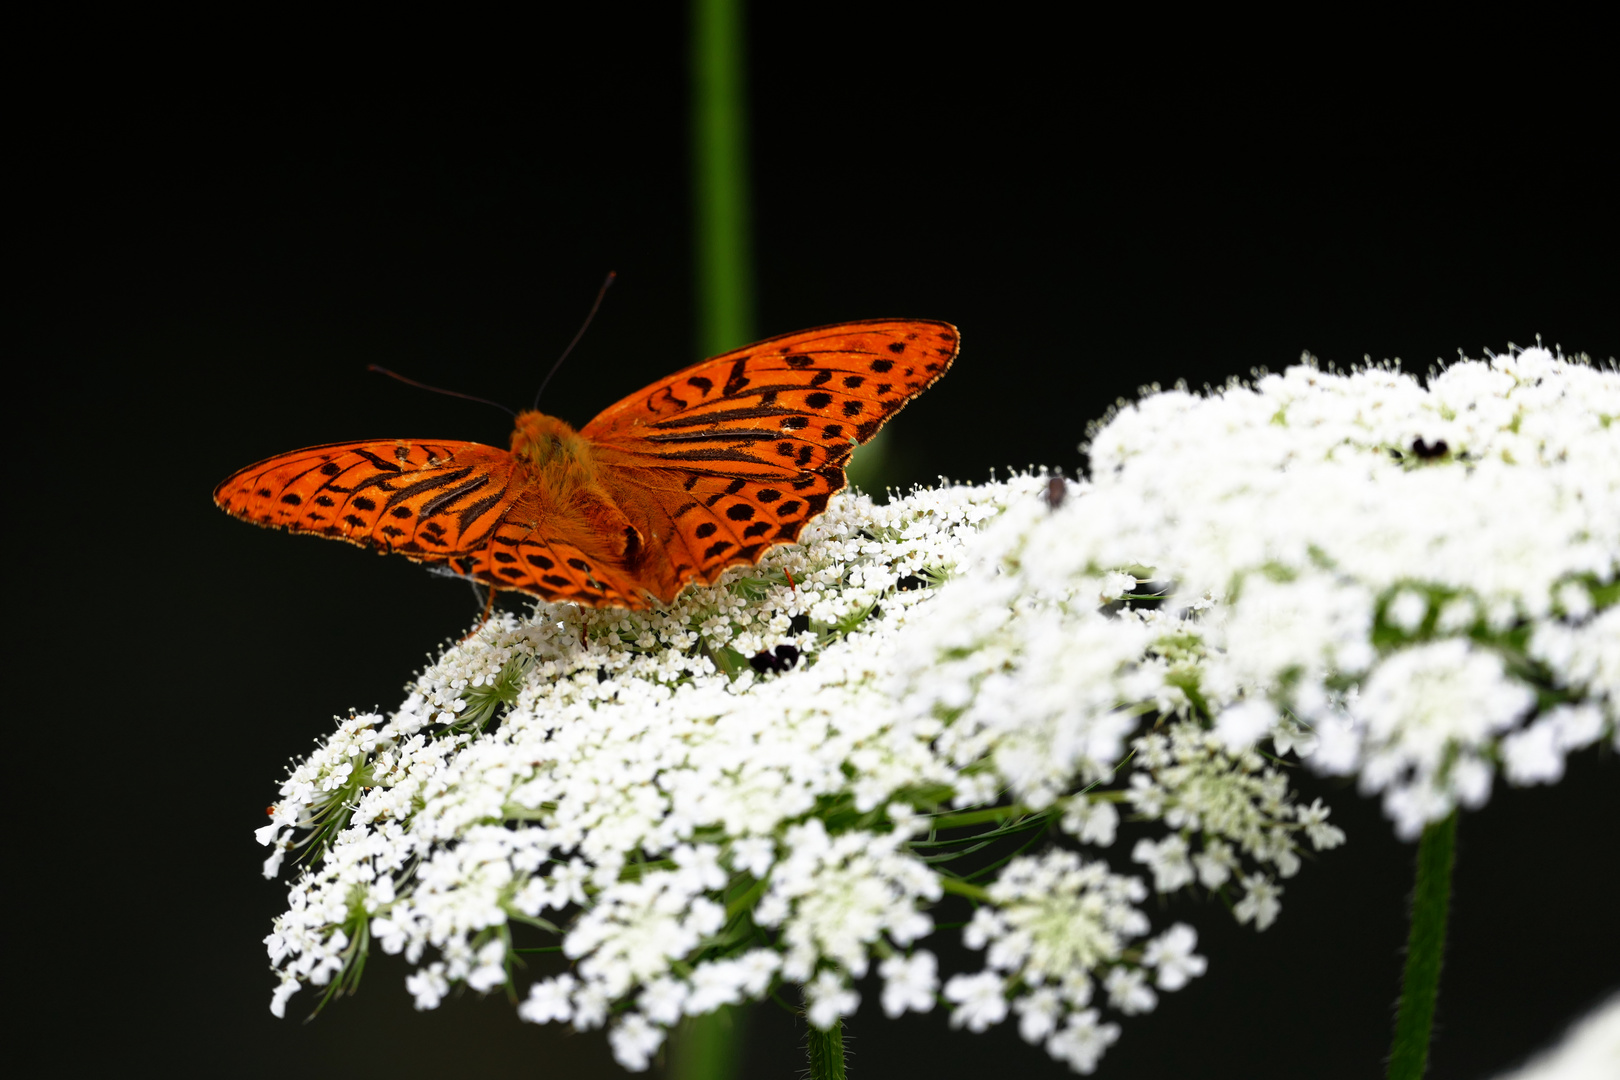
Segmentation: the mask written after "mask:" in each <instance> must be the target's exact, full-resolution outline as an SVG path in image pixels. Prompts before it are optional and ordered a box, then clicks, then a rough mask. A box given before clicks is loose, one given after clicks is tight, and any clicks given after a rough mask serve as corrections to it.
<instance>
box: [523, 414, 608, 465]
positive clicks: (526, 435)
mask: <svg viewBox="0 0 1620 1080" xmlns="http://www.w3.org/2000/svg"><path fill="white" fill-rule="evenodd" d="M512 454H513V455H514V456H515V457H518V458H521V459H522V460H523V461H526V462H528V463H529V464H530V465H537V466H539V467H540V468H542V469H547V470H550V471H554V472H566V471H569V470H572V469H577V468H581V467H583V468H584V469H586V470H587V471H589V470H590V465H591V450H590V444H589V443H587V442H586V441H585V440H584V439H583V438H582V437H581V436H580V434H579V433H578V432H577V431H575V430H574V429H573V427H572V426H570V425H569V424H568V423H567V422H566V421H563V420H559V419H557V418H556V417H555V416H547V415H546V414H545V413H543V412H534V411H528V412H520V413H518V415H517V426H516V427H515V428H513V430H512Z"/></svg>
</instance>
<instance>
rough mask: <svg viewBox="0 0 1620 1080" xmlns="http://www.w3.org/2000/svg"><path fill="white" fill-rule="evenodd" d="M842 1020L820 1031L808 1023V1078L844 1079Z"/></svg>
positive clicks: (820, 1079)
mask: <svg viewBox="0 0 1620 1080" xmlns="http://www.w3.org/2000/svg"><path fill="white" fill-rule="evenodd" d="M846 1076H848V1074H847V1073H846V1072H844V1022H843V1021H842V1020H840V1021H838V1022H837V1023H836V1024H834V1025H833V1026H832V1030H831V1031H822V1030H821V1029H820V1028H818V1027H816V1025H814V1024H811V1025H810V1080H845V1077H846Z"/></svg>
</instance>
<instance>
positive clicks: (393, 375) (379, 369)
mask: <svg viewBox="0 0 1620 1080" xmlns="http://www.w3.org/2000/svg"><path fill="white" fill-rule="evenodd" d="M366 370H367V371H375V372H376V373H377V374H379V375H386V376H388V377H389V378H390V379H398V380H399V381H400V382H402V383H404V384H405V385H406V386H414V387H416V388H417V389H418V390H431V391H433V392H434V393H435V394H447V395H449V396H450V397H458V398H466V399H467V400H468V401H476V402H479V403H480V404H483V405H493V406H495V407H496V408H497V409H499V410H501V412H503V413H505V414H506V415H507V416H513V417H515V416H517V413H515V412H513V411H512V410H511V409H508V408H507V407H506V406H505V405H502V404H501V403H500V402H498V401H491V400H489V399H488V398H481V397H473V396H472V395H471V394H463V393H461V392H460V391H459V390H445V389H443V388H441V387H437V386H429V385H428V384H427V383H420V382H417V381H416V380H415V379H407V378H406V377H405V376H403V375H401V374H400V373H399V372H397V371H389V370H388V369H387V368H385V367H383V366H382V365H381V364H367V365H366Z"/></svg>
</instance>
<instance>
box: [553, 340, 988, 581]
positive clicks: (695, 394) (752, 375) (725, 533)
mask: <svg viewBox="0 0 1620 1080" xmlns="http://www.w3.org/2000/svg"><path fill="white" fill-rule="evenodd" d="M959 340H960V338H959V335H958V334H957V331H956V328H955V327H954V326H951V325H950V324H949V323H942V322H926V321H921V320H902V319H874V320H870V321H867V322H856V323H841V324H838V325H836V326H823V327H818V328H816V329H814V330H803V331H800V332H798V333H795V334H785V335H783V336H781V337H775V338H770V339H767V340H765V341H761V342H757V343H756V344H753V345H750V346H748V347H746V348H742V349H737V350H735V351H734V352H730V353H726V354H724V355H722V356H717V357H714V358H713V359H710V360H705V361H703V362H702V363H699V364H694V365H692V366H691V367H689V368H686V369H684V370H682V371H677V372H676V373H675V374H673V375H670V376H668V377H667V378H664V379H661V380H659V381H658V382H656V383H653V384H652V385H651V386H649V387H647V388H646V389H645V390H642V391H640V392H639V393H636V394H633V395H631V396H630V397H627V398H625V399H624V400H623V401H620V402H618V403H617V404H615V405H612V406H610V407H609V408H607V409H605V410H604V411H603V412H602V413H601V414H600V415H598V416H597V417H596V419H594V420H592V421H591V422H590V423H588V424H586V425H585V426H584V427H583V428H581V429H580V434H581V435H582V436H584V437H585V438H586V439H588V440H590V443H591V445H592V448H593V451H594V452H595V454H596V456H597V459H598V460H599V461H601V462H603V463H604V464H610V465H611V466H612V469H611V471H610V472H609V474H608V475H609V476H610V477H611V478H612V481H613V483H614V484H615V485H616V487H617V488H618V492H619V493H620V496H619V497H620V500H621V502H626V501H630V500H632V499H637V498H639V499H642V500H645V501H646V502H648V503H649V504H651V506H652V507H654V508H655V514H654V516H655V517H657V518H658V519H659V522H660V524H662V525H664V528H663V529H660V530H659V531H660V538H661V539H662V540H663V542H664V545H665V547H666V550H667V551H668V554H669V560H670V563H671V567H670V569H671V571H672V574H673V579H674V581H675V583H676V586H677V591H678V589H679V586H680V585H684V584H685V583H686V582H688V581H692V580H701V581H704V582H712V581H714V580H715V578H716V577H718V576H719V574H720V572H721V571H722V570H724V569H725V568H726V567H728V566H732V565H735V564H737V563H752V562H757V561H758V560H759V558H760V556H761V555H762V554H763V553H764V552H765V551H766V550H767V549H769V548H770V547H772V546H774V545H776V544H782V543H790V542H792V541H794V540H796V539H797V538H798V535H799V532H800V530H802V529H803V528H804V526H805V524H806V523H807V522H808V521H810V519H812V518H814V517H815V516H816V515H817V514H819V513H821V511H822V510H823V509H825V508H826V505H827V500H828V499H829V498H830V497H831V496H832V495H833V493H834V492H837V491H839V490H840V489H842V488H843V487H844V485H845V483H846V479H845V476H844V466H845V464H846V463H847V462H848V460H849V456H850V454H851V453H852V452H853V451H854V449H855V447H857V446H859V445H860V444H861V443H864V442H866V441H868V440H869V439H871V438H872V436H874V435H876V434H877V432H878V430H879V429H880V428H881V427H882V426H883V425H884V424H885V423H886V422H887V421H888V420H889V418H890V417H892V416H894V414H895V413H897V412H899V411H900V410H901V409H902V408H904V407H905V406H906V404H907V403H908V402H910V401H911V399H912V398H914V397H916V396H917V395H918V394H920V393H922V392H923V391H924V390H926V389H927V388H928V387H929V386H931V385H933V383H934V382H935V381H936V380H937V379H939V378H940V377H941V376H942V375H944V374H945V372H946V371H948V370H949V369H950V366H951V362H952V361H953V360H954V359H955V358H956V353H957V348H958V344H959Z"/></svg>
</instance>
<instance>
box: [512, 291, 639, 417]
mask: <svg viewBox="0 0 1620 1080" xmlns="http://www.w3.org/2000/svg"><path fill="white" fill-rule="evenodd" d="M618 276H619V275H618V274H616V273H614V272H613V271H612V270H609V271H608V275H607V277H606V278H604V279H603V280H602V287H601V288H600V289H598V290H596V302H595V303H593V304H592V305H591V310H590V313H589V314H587V315H586V316H585V321H584V322H582V323H580V324H579V332H578V333H576V334H575V335H574V340H573V341H570V342H569V343H568V348H566V349H564V350H563V352H562V355H561V356H559V357H557V362H556V363H555V364H552V365H551V370H550V371H548V372H546V377H545V378H544V379H542V380H541V381H540V389H538V390H536V391H535V392H534V404H533V405H531V406H530V408H532V409H538V408H539V407H540V395H541V394H543V393H545V392H546V386H547V385H548V384H549V383H550V382H551V377H552V376H553V375H555V374H557V369H558V368H560V367H562V364H563V361H564V360H566V359H568V354H569V353H571V352H573V351H574V346H575V345H578V344H579V339H580V338H582V337H584V336H585V330H586V328H587V327H589V326H590V325H591V320H592V319H594V318H596V309H597V308H599V307H601V306H602V297H604V296H606V295H607V291H608V286H609V285H612V284H613V279H614V278H616V277H618Z"/></svg>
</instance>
